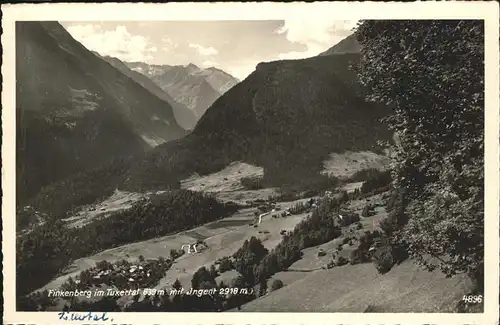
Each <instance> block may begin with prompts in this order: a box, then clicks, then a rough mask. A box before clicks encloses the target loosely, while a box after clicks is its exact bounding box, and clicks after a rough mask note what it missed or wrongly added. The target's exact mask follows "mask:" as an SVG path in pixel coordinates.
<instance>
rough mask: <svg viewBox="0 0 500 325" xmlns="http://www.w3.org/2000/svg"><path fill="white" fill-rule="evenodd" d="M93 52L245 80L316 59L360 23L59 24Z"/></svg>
mask: <svg viewBox="0 0 500 325" xmlns="http://www.w3.org/2000/svg"><path fill="white" fill-rule="evenodd" d="M60 23H61V24H62V25H63V26H64V28H66V30H67V31H68V32H69V33H70V34H71V35H72V36H73V38H75V39H76V40H77V41H79V42H81V43H82V44H83V45H84V46H85V47H87V48H88V49H89V50H93V51H96V52H98V53H99V54H101V55H109V56H114V57H117V58H119V59H120V60H122V61H128V62H134V61H140V62H145V63H149V64H167V65H187V64H189V63H193V64H196V65H197V66H199V67H201V68H208V67H216V68H219V69H222V70H224V71H226V72H228V73H230V74H231V75H233V76H235V77H236V78H238V79H240V80H243V79H245V78H246V77H247V76H248V75H249V74H250V73H251V72H252V71H254V70H255V66H256V65H257V64H258V63H260V62H267V61H275V60H283V59H303V58H308V57H312V56H316V55H318V54H319V53H321V52H323V51H325V50H327V49H329V48H330V47H332V46H333V45H335V44H336V43H338V42H339V41H341V40H342V39H344V38H345V37H347V36H348V35H350V34H351V33H352V29H353V27H354V26H355V25H356V21H346V20H330V19H311V18H309V19H301V18H294V19H290V20H247V21H245V20H234V21H221V20H218V21H216V20H212V21H142V22H139V21H123V22H120V21H113V22H110V21H106V22H100V21H85V22H74V21H73V22H65V21H61V22H60Z"/></svg>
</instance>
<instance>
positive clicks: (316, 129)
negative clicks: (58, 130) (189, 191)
mask: <svg viewBox="0 0 500 325" xmlns="http://www.w3.org/2000/svg"><path fill="white" fill-rule="evenodd" d="M357 60H358V55H356V54H346V55H338V56H335V57H329V56H328V57H316V58H311V59H305V60H296V61H276V62H270V63H261V64H259V65H258V66H257V69H256V71H255V72H253V73H252V74H251V75H250V76H249V77H247V78H246V79H245V80H244V81H242V82H241V83H239V84H238V85H236V86H234V87H233V88H232V89H231V90H230V91H228V92H227V93H226V94H225V95H224V96H222V97H221V98H219V99H218V100H217V101H216V102H215V103H214V104H213V105H212V106H211V107H210V108H209V110H208V111H207V112H206V113H205V115H204V116H203V117H202V119H201V120H200V121H199V122H198V124H197V126H196V129H195V130H194V131H193V133H191V134H190V135H189V136H187V137H185V138H184V139H182V140H180V141H173V142H171V143H168V144H165V145H162V146H159V147H158V148H155V150H153V151H152V152H151V153H150V154H148V155H147V157H146V158H145V159H144V160H143V161H142V162H141V163H140V164H137V165H136V166H135V167H133V168H132V169H131V170H130V171H129V173H128V175H127V181H126V182H125V187H126V188H129V189H134V190H143V189H147V188H161V187H163V186H164V184H165V183H171V182H172V181H173V179H176V181H178V180H179V178H183V177H185V176H188V175H190V174H191V173H193V172H195V171H196V172H198V173H201V174H203V173H208V172H213V171H215V170H219V169H221V168H222V167H224V166H226V165H227V164H229V163H230V162H231V161H234V160H243V161H246V162H249V163H253V164H257V165H259V166H263V167H264V169H265V174H266V176H265V177H266V178H267V181H268V182H269V183H270V184H273V185H281V184H284V183H286V182H293V181H294V180H296V179H298V178H302V179H303V178H307V177H308V176H309V175H311V176H312V175H315V174H317V173H318V172H319V170H320V169H321V168H322V167H323V166H322V161H323V160H325V159H326V157H327V156H328V154H329V153H331V152H335V151H337V152H342V151H344V150H347V149H349V150H367V149H374V147H375V146H376V140H378V139H389V138H390V135H389V132H388V131H387V130H386V129H385V127H383V126H381V125H380V124H379V121H378V120H379V119H380V118H381V117H382V116H385V115H386V114H387V110H386V109H385V108H382V107H379V106H374V105H371V104H368V103H366V102H365V101H364V99H363V94H362V89H361V88H359V87H358V86H357V84H356V82H355V74H354V72H353V71H351V70H350V68H349V67H350V65H351V64H354V63H356V62H357ZM221 126H223V127H221Z"/></svg>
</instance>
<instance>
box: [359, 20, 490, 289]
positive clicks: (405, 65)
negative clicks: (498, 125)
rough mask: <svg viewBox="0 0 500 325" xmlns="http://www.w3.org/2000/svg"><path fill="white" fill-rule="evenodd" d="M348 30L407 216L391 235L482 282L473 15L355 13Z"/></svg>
mask: <svg viewBox="0 0 500 325" xmlns="http://www.w3.org/2000/svg"><path fill="white" fill-rule="evenodd" d="M356 33H357V39H358V41H359V43H360V45H361V61H360V64H359V66H358V68H359V80H360V82H361V83H362V84H363V85H364V86H365V87H366V89H367V91H368V96H367V97H368V99H370V100H373V101H375V102H378V103H380V104H385V105H390V106H391V107H393V108H394V112H393V114H392V115H391V116H390V117H388V118H387V119H386V122H387V123H388V125H389V127H390V129H391V130H393V131H395V133H396V135H397V137H396V138H397V141H396V142H397V143H396V144H395V145H393V146H392V148H391V149H392V157H391V169H392V177H393V180H394V187H395V188H398V189H404V190H405V191H406V194H405V204H404V207H405V212H406V213H407V214H408V217H409V220H408V223H407V224H406V225H404V226H402V227H401V229H400V230H399V231H398V234H395V236H396V237H398V240H399V241H403V242H405V243H406V244H407V245H408V249H409V254H410V256H411V257H413V258H415V259H416V260H417V261H418V263H419V264H421V265H423V266H424V267H426V268H427V269H428V270H433V269H435V268H436V267H439V268H440V269H441V270H442V271H443V272H444V273H445V274H446V275H448V276H453V275H455V274H457V273H466V274H468V275H469V276H471V277H472V278H473V279H475V280H476V281H478V282H477V283H478V285H479V286H482V281H483V274H484V272H483V264H484V210H483V203H484V185H483V184H484V168H483V166H484V155H483V150H484V139H483V130H484V75H483V73H484V27H483V22H482V21H479V20H461V21H449V20H428V21H422V20H407V21H401V20H398V21H380V20H379V21H363V22H362V23H361V24H360V25H359V26H358V30H357V32H356ZM437 238H439V241H437V240H436V239H437ZM427 256H433V257H434V258H433V259H428V258H426V257H427ZM436 261H437V262H436Z"/></svg>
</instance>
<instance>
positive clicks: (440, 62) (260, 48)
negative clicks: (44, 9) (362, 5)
mask: <svg viewBox="0 0 500 325" xmlns="http://www.w3.org/2000/svg"><path fill="white" fill-rule="evenodd" d="M218 5H222V4H218ZM254 5H258V4H254ZM283 5H285V4H283ZM301 5H302V6H304V7H307V6H309V4H306V3H302V4H301ZM311 5H312V4H311ZM98 6H99V5H97V4H95V5H94V10H99V9H98V8H99V7H98ZM296 6H297V5H296ZM35 7H36V5H35ZM34 10H36V9H34ZM493 11H494V10H493ZM497 15H498V9H497ZM51 17H53V16H51ZM68 17H70V18H68ZM89 17H91V16H86V17H85V19H83V16H82V19H80V20H79V19H78V16H76V15H71V16H66V17H65V16H63V15H61V16H60V18H59V19H37V20H23V21H21V20H19V21H15V22H14V23H13V26H14V27H13V28H15V35H13V37H15V50H14V49H13V50H12V52H13V55H15V86H12V87H13V88H14V87H15V106H12V107H7V106H4V109H8V110H11V112H12V115H14V113H13V112H14V110H15V131H13V132H15V134H11V135H7V134H6V131H5V129H4V139H5V137H7V136H10V137H14V138H15V170H10V171H9V173H11V174H15V191H14V188H12V191H13V192H14V193H12V194H11V195H12V197H14V196H15V212H14V208H12V215H8V216H7V215H5V213H4V214H3V218H4V219H5V218H7V217H8V218H9V219H12V224H13V227H15V231H14V228H9V229H11V231H12V233H11V234H10V235H11V236H13V234H14V233H15V248H14V247H12V252H13V253H12V254H14V251H15V279H14V278H12V279H10V280H5V281H10V282H11V284H10V285H11V286H13V287H14V286H15V289H12V290H14V291H12V292H15V297H13V299H12V302H11V304H12V305H14V304H15V311H16V312H34V311H38V312H55V313H57V315H58V316H57V317H55V318H53V319H54V320H57V321H82V322H85V321H87V322H88V321H90V320H94V321H96V320H101V321H105V320H107V319H108V318H106V317H109V316H107V315H108V314H110V313H131V314H133V313H138V312H148V313H159V312H161V313H179V312H183V313H193V312H196V313H201V312H203V313H205V312H212V313H234V312H236V313H248V314H251V313H255V312H258V313H450V314H481V315H482V314H483V313H484V312H485V304H486V301H487V299H485V298H486V293H485V290H486V289H485V281H486V280H485V279H486V275H485V274H486V273H487V271H486V268H485V258H486V257H485V256H486V250H488V249H493V251H494V252H498V248H491V247H489V246H490V245H495V244H497V243H498V242H495V241H492V242H491V244H490V243H489V242H488V243H487V242H486V241H485V228H487V227H490V229H492V228H495V229H497V227H498V216H496V218H495V216H494V215H493V217H492V216H491V214H490V215H488V216H486V213H485V206H487V204H488V202H487V201H488V200H492V201H494V203H493V204H495V205H498V197H497V196H498V191H497V190H495V189H494V190H495V191H496V192H491V193H490V197H488V196H487V193H485V184H486V183H485V150H486V135H485V134H486V132H485V127H486V126H485V124H487V123H488V119H489V121H490V122H493V124H494V126H493V127H494V128H498V117H497V115H495V114H498V112H496V113H495V112H493V113H491V110H490V113H491V114H492V115H487V113H488V110H489V109H486V106H485V71H487V68H486V66H485V60H486V59H485V51H486V50H485V39H486V38H485V30H486V25H485V24H486V23H485V20H484V19H459V18H457V19H430V18H428V19H410V18H408V19H401V18H399V19H372V18H370V17H369V16H366V17H365V16H363V15H361V14H360V15H359V18H356V19H353V18H352V16H349V17H347V18H346V19H338V18H337V17H338V16H332V17H333V18H332V17H329V16H328V15H325V14H323V15H318V16H317V17H314V16H312V15H309V14H307V15H306V14H304V15H290V17H287V16H286V14H283V16H282V17H281V18H280V17H277V18H276V19H267V18H266V19H255V18H252V19H208V18H207V19H205V20H202V19H193V20H189V19H187V16H185V17H186V19H183V20H179V19H176V20H174V19H171V20H169V19H164V20H161V19H157V20H151V19H144V20H140V19H139V18H138V19H123V20H121V19H120V15H117V17H118V18H113V20H100V19H96V20H89ZM140 17H142V16H140ZM155 17H157V16H155ZM75 18H76V19H75ZM497 29H498V18H497ZM497 32H498V30H497ZM497 36H498V34H497ZM493 45H495V44H493ZM496 47H497V49H496V50H497V51H498V39H497V44H496ZM497 58H498V57H497ZM4 64H5V63H4ZM495 64H496V65H494V66H493V69H497V71H498V62H496V63H495ZM490 68H491V66H490ZM12 69H14V67H12ZM13 71H14V70H13ZM497 82H498V81H497ZM497 85H498V84H497ZM497 88H498V87H497ZM494 91H496V92H498V89H496V90H494ZM497 94H498V93H497ZM497 97H498V95H497ZM496 100H498V98H497V99H496ZM493 110H495V108H494V107H493ZM496 110H498V107H496ZM489 116H493V117H489ZM12 121H13V120H12ZM485 121H486V122H485ZM495 123H496V124H495ZM4 128H5V122H4ZM12 128H13V126H12ZM490 128H491V126H490ZM13 130H14V129H13ZM489 134H490V136H491V135H492V134H497V135H498V131H495V130H494V131H490V133H489ZM4 141H5V140H4ZM12 141H14V140H12ZM490 141H493V142H494V145H496V146H497V147H498V136H497V139H490ZM4 150H5V149H4ZM13 150H14V149H13ZM494 150H497V151H496V153H498V148H496V149H494ZM4 153H5V151H4ZM4 153H3V156H4ZM11 154H12V155H14V152H13V151H12V152H11ZM13 159H14V158H13ZM495 159H498V157H497V158H495ZM491 166H493V168H496V169H497V171H495V173H496V174H492V175H497V176H498V162H493V164H492V165H491ZM490 168H491V167H490ZM2 174H4V172H2ZM2 177H3V176H2ZM11 177H13V179H14V175H13V176H11ZM490 181H491V180H490ZM495 182H496V183H497V185H498V181H495ZM2 184H4V185H3V186H4V187H5V186H6V185H5V183H4V182H2ZM497 187H498V186H497ZM5 191H6V189H4V190H3V192H5ZM491 195H496V196H491ZM11 204H12V206H14V202H12V203H11ZM489 211H490V213H491V211H494V210H489ZM496 211H498V210H496ZM14 213H15V215H14ZM493 219H494V220H493ZM14 220H15V222H14ZM486 222H491V223H488V224H487V223H486ZM497 232H498V231H497ZM497 236H498V235H497ZM12 242H14V240H13V241H12ZM13 259H14V257H13ZM494 259H495V261H494V263H493V264H497V266H496V267H498V256H495V257H494ZM4 265H5V262H4ZM490 265H491V264H490ZM488 272H489V271H488ZM491 272H494V273H488V274H489V275H488V278H492V277H497V278H498V274H497V270H496V269H494V270H493V269H492V270H491ZM5 281H4V286H5V285H6V284H5ZM495 281H498V280H495ZM491 283H493V282H490V284H491ZM494 284H496V285H497V286H498V282H494ZM494 292H496V295H497V296H498V288H497V289H495V291H494ZM7 299H8V298H7ZM491 299H493V297H491ZM14 300H15V301H14ZM490 302H491V301H490ZM497 311H498V308H497ZM106 313H108V314H106ZM164 315H165V314H164ZM122 317H125V322H126V317H127V316H126V315H125V316H122ZM162 317H167V316H162ZM201 317H203V316H201ZM497 318H498V316H497ZM122 323H123V321H122Z"/></svg>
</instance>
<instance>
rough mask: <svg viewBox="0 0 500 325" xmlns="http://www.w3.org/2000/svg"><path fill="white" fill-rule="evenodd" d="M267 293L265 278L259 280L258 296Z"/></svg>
mask: <svg viewBox="0 0 500 325" xmlns="http://www.w3.org/2000/svg"><path fill="white" fill-rule="evenodd" d="M266 293H267V280H265V279H262V280H260V281H259V297H262V296H264V295H265V294H266Z"/></svg>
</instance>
